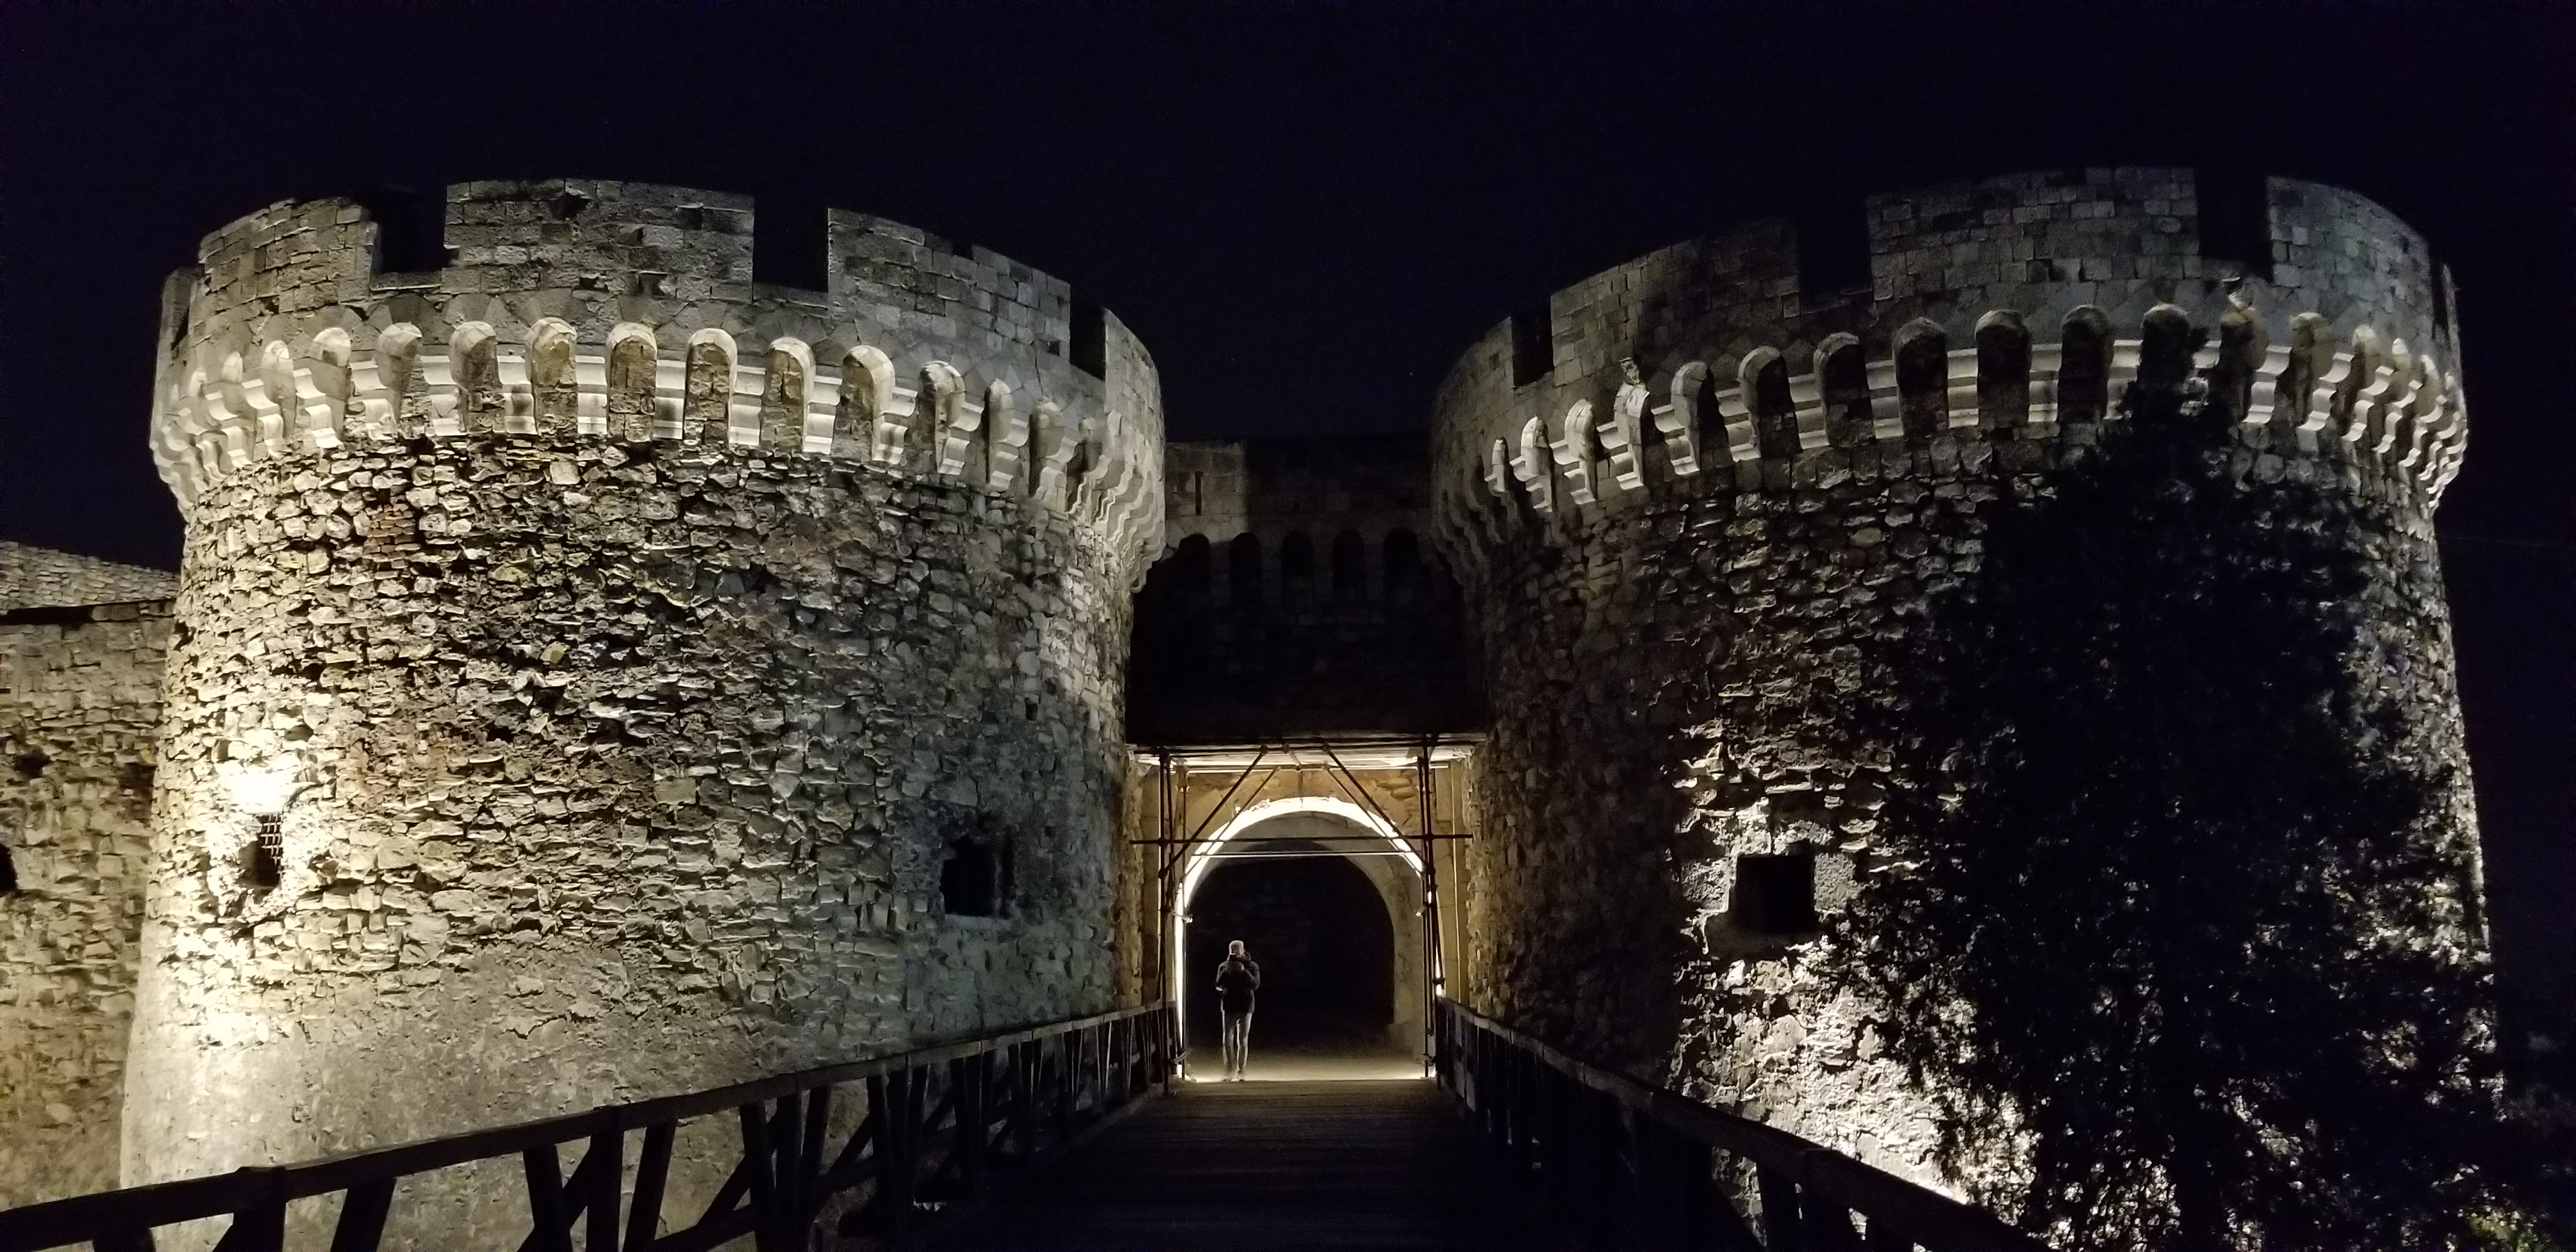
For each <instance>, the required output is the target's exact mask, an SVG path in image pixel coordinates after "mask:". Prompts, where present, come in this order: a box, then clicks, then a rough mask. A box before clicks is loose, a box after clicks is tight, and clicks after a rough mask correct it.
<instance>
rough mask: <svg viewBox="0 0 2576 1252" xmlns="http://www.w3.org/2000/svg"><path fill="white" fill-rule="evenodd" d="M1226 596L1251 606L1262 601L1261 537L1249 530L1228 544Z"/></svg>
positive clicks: (1243, 604) (1247, 606) (1239, 603)
mask: <svg viewBox="0 0 2576 1252" xmlns="http://www.w3.org/2000/svg"><path fill="white" fill-rule="evenodd" d="M1225 558H1226V570H1225V577H1226V588H1225V590H1226V598H1227V599H1228V600H1230V601H1232V602H1233V603H1234V604H1236V605H1239V606H1242V607H1246V608H1249V607H1251V606H1253V605H1257V604H1259V603H1261V537H1260V536H1259V535H1255V534H1252V533H1251V532H1249V531H1247V532H1245V533H1243V534H1240V535H1236V536H1235V537H1234V542H1233V543H1231V544H1229V545H1227V546H1226V554H1225Z"/></svg>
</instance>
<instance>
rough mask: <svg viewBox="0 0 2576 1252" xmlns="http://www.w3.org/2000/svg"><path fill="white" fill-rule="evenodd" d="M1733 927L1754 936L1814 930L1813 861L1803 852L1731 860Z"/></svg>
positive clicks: (1731, 911)
mask: <svg viewBox="0 0 2576 1252" xmlns="http://www.w3.org/2000/svg"><path fill="white" fill-rule="evenodd" d="M1728 912H1729V914H1730V915H1732V916H1733V917H1734V919H1735V924H1736V925H1737V926H1739V927H1741V928H1742V929H1744V930H1745V931H1747V932H1749V933H1752V934H1757V935H1803V934H1807V933H1809V932H1811V931H1813V930H1815V929H1816V858H1815V857H1813V856H1811V855H1809V854H1807V853H1803V852H1792V853H1780V854H1772V855H1747V856H1739V857H1737V858H1735V899H1734V901H1733V903H1732V906H1731V907H1730V908H1729V909H1728Z"/></svg>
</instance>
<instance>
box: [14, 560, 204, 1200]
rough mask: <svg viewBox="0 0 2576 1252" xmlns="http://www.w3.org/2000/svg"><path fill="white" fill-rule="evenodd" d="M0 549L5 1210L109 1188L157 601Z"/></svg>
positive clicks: (156, 683)
mask: <svg viewBox="0 0 2576 1252" xmlns="http://www.w3.org/2000/svg"><path fill="white" fill-rule="evenodd" d="M0 560H5V562H6V564H5V566H0V596H5V597H6V598H5V599H0V603H6V604H7V605H9V607H8V608H7V609H0V1208H6V1207H10V1206H12V1205H18V1204H29V1203H34V1202H35V1201H38V1200H46V1199H52V1198H55V1197H58V1196H64V1195H72V1194H77V1193H80V1192H84V1191H95V1190H100V1189H103V1188H107V1187H112V1186H115V1185H116V1180H117V1133H118V1119H119V1115H120V1112H121V1108H122V1103H123V1096H124V1065H125V1052H126V1034H127V1030H128V1027H129V1026H130V1025H131V1022H132V1019H133V1010H134V977H135V960H136V942H135V941H136V931H137V929H138V927H139V926H140V925H141V923H142V917H143V878H144V873H145V868H146V866H147V865H148V863H149V855H148V854H149V840H150V830H149V826H148V824H147V819H148V816H149V808H150V804H151V796H152V779H153V767H154V764H155V762H156V761H157V760H158V754H157V752H156V750H155V745H154V740H155V737H156V733H157V731H158V729H159V722H160V717H161V685H160V684H161V669H162V661H163V655H164V653H165V651H166V650H167V648H168V647H169V643H170V609H169V605H168V604H167V603H166V602H164V601H161V600H154V599H146V600H144V601H143V602H141V603H130V602H129V603H117V602H106V603H102V602H99V599H98V598H100V597H104V598H106V599H108V600H111V601H112V600H113V599H114V598H115V597H118V596H122V595H128V594H132V593H134V592H136V591H142V592H145V593H147V594H148V593H150V592H152V591H155V590H161V591H163V594H165V595H166V594H167V593H166V590H165V589H164V588H163V587H162V584H167V583H168V582H169V581H171V580H170V577H169V575H167V574H163V573H161V572H160V571H157V570H145V569H137V568H134V567H131V566H116V565H111V564H109V563H107V562H94V561H91V560H89V559H88V558H85V557H75V556H72V555H70V554H68V553H58V552H46V551H43V550H40V549H31V548H25V547H20V546H18V545H8V546H7V548H6V549H5V551H0ZM31 571H33V573H34V578H33V581H34V583H35V585H33V586H30V585H28V584H27V583H26V582H21V581H19V580H20V579H21V578H22V577H25V576H27V575H28V574H29V573H30V572H31ZM93 575H97V576H93Z"/></svg>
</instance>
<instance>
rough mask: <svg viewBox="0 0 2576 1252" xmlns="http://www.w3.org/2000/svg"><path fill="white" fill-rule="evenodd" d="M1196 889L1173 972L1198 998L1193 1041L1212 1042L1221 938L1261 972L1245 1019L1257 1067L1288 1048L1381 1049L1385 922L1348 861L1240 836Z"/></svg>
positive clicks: (1386, 988) (1390, 989)
mask: <svg viewBox="0 0 2576 1252" xmlns="http://www.w3.org/2000/svg"><path fill="white" fill-rule="evenodd" d="M1221 856H1222V857H1223V858H1236V857H1239V858H1242V859H1239V860H1237V859H1220V860H1219V862H1218V864H1217V868H1215V869H1214V870H1212V871H1210V872H1209V873H1208V875H1207V876H1206V878H1205V879H1203V880H1202V881H1201V882H1200V883H1199V887H1198V891H1197V893H1196V895H1195V896H1194V897H1193V898H1192V901H1191V904H1190V928H1189V941H1188V950H1187V955H1186V958H1185V962H1184V966H1183V968H1184V969H1185V971H1186V976H1187V977H1188V979H1189V986H1190V987H1191V989H1193V990H1195V991H1200V992H1204V993H1208V994H1202V995H1201V996H1199V997H1198V999H1197V1004H1196V1007H1197V1010H1198V1011H1196V1012H1194V1013H1192V1014H1191V1020H1190V1023H1189V1028H1190V1035H1191V1046H1192V1047H1194V1048H1205V1049H1209V1050H1210V1051H1213V1050H1215V1049H1216V1047H1217V1045H1218V1040H1217V1026H1218V1017H1217V1009H1216V1000H1215V997H1214V995H1213V994H1212V992H1211V991H1210V989H1211V988H1213V986H1214V985H1215V982H1216V972H1217V966H1218V965H1219V964H1220V963H1221V962H1223V961H1224V960H1225V953H1226V945H1227V943H1229V942H1231V941H1233V940H1236V939H1240V940H1242V941H1243V943H1244V946H1245V948H1246V949H1247V950H1248V954H1249V955H1250V956H1251V957H1252V959H1253V960H1255V961H1257V962H1259V963H1260V965H1261V990H1260V991H1259V993H1258V999H1257V1005H1258V1007H1257V1008H1256V1009H1255V1011H1254V1013H1253V1030H1252V1038H1253V1055H1254V1057H1255V1058H1256V1064H1257V1063H1258V1061H1259V1058H1261V1057H1262V1056H1263V1055H1264V1050H1265V1049H1271V1050H1280V1051H1285V1052H1290V1053H1310V1052H1318V1051H1336V1052H1342V1051H1359V1050H1380V1049H1383V1048H1384V1047H1385V1046H1386V1037H1387V1029H1388V1027H1389V1026H1390V1025H1392V1024H1393V1023H1394V1020H1395V962H1394V959H1393V958H1394V946H1395V932H1394V926H1393V924H1392V923H1391V921H1390V920H1389V918H1388V916H1387V909H1386V903H1385V900H1384V899H1383V898H1382V897H1381V896H1380V895H1379V892H1378V889H1377V887H1376V886H1375V885H1374V884H1372V883H1371V882H1370V881H1369V879H1368V876H1367V875H1366V874H1364V873H1363V872H1362V871H1361V870H1360V869H1359V867H1358V866H1357V865H1356V864H1354V863H1353V862H1352V861H1351V860H1350V859H1349V858H1347V857H1343V856H1337V855H1331V854H1329V853H1326V852H1325V851H1324V847H1323V845H1320V844H1317V843H1314V842H1311V841H1308V840H1302V839H1264V840H1258V841H1254V840H1238V841H1236V844H1235V845H1232V846H1229V847H1228V848H1227V850H1226V852H1225V853H1224V854H1221Z"/></svg>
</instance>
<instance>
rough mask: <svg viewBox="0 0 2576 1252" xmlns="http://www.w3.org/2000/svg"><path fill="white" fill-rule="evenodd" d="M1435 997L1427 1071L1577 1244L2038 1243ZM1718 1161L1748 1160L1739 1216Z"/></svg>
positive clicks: (1937, 1249)
mask: <svg viewBox="0 0 2576 1252" xmlns="http://www.w3.org/2000/svg"><path fill="white" fill-rule="evenodd" d="M1436 1012H1437V1013H1438V1015H1439V1023H1438V1029H1437V1038H1438V1048H1437V1050H1436V1052H1435V1054H1434V1069H1435V1072H1436V1073H1437V1074H1438V1076H1439V1079H1440V1083H1441V1085H1442V1086H1444V1087H1446V1088H1448V1089H1449V1091H1450V1092H1451V1093H1452V1094H1454V1095H1456V1096H1457V1097H1458V1098H1459V1100H1460V1101H1461V1102H1463V1103H1464V1104H1465V1106H1466V1108H1467V1111H1468V1115H1469V1116H1470V1118H1471V1119H1472V1120H1473V1121H1474V1122H1475V1124H1476V1125H1477V1127H1478V1128H1479V1129H1480V1130H1482V1131H1483V1132H1484V1133H1485V1135H1486V1136H1488V1137H1489V1138H1490V1139H1491V1140H1492V1141H1493V1142H1494V1143H1495V1144H1497V1145H1499V1146H1500V1147H1501V1148H1502V1149H1503V1151H1504V1152H1505V1154H1506V1155H1507V1156H1509V1157H1510V1158H1511V1159H1512V1160H1513V1161H1515V1162H1516V1163H1518V1164H1521V1165H1524V1166H1527V1167H1528V1168H1529V1169H1530V1170H1531V1172H1532V1174H1533V1175H1534V1176H1535V1178H1536V1181H1537V1182H1538V1184H1539V1186H1540V1187H1542V1188H1543V1189H1544V1191H1545V1194H1546V1198H1547V1201H1548V1207H1549V1209H1550V1210H1551V1212H1552V1213H1553V1215H1554V1216H1555V1217H1556V1218H1557V1219H1558V1220H1559V1221H1560V1222H1562V1223H1563V1224H1564V1225H1565V1226H1566V1227H1567V1228H1568V1229H1569V1230H1570V1231H1572V1232H1574V1233H1575V1234H1577V1235H1578V1237H1581V1238H1582V1239H1583V1240H1584V1242H1585V1243H1586V1244H1587V1245H1588V1246H1594V1247H1607V1248H1640V1249H1644V1248H1655V1249H1664V1248H1674V1249H1683V1248H1688V1249H1700V1248H1706V1249H1720V1250H1723V1252H1862V1250H1863V1249H1866V1252H1890V1250H1894V1252H1906V1250H1909V1249H1913V1248H1918V1247H1920V1248H1925V1249H1930V1252H2047V1248H2046V1245H2044V1244H2041V1243H2039V1242H2037V1241H2035V1240H2033V1239H2031V1238H2029V1237H2028V1236H2025V1235H2023V1234H2021V1233H2019V1232H2017V1231H2015V1230H2013V1229H2012V1228H2010V1227H2008V1226H2006V1225H2004V1224H2003V1223H2002V1222H2000V1221H1998V1220H1996V1219H1995V1217H1994V1216H1993V1215H1992V1214H1989V1213H1987V1212H1985V1211H1984V1210H1982V1209H1978V1208H1975V1207H1973V1206H1970V1205H1966V1204H1962V1203H1960V1202H1958V1201H1956V1200H1953V1199H1951V1198H1949V1197H1948V1196H1944V1195H1942V1194H1940V1193H1938V1192H1935V1191H1931V1190H1927V1189H1925V1188H1923V1187H1920V1186H1916V1185H1915V1184H1913V1183H1910V1182H1907V1181H1905V1180H1904V1179H1902V1178H1899V1177H1897V1176H1896V1175H1894V1174H1890V1173H1887V1172H1885V1171H1883V1170H1879V1169H1874V1168H1872V1167H1870V1166H1868V1165H1864V1164H1862V1163H1860V1162H1859V1161H1856V1160H1853V1159H1852V1158H1850V1157H1848V1156H1844V1155H1843V1154H1841V1153H1839V1152H1834V1151H1831V1150H1828V1149H1826V1148H1823V1147H1819V1146H1817V1145H1816V1144H1813V1143H1809V1142H1807V1141H1806V1140H1804V1139H1801V1138H1799V1137H1797V1136H1796V1135H1792V1134H1789V1133H1788V1132H1786V1131H1782V1130H1778V1129H1775V1128H1773V1127H1770V1126H1765V1125H1763V1124H1762V1123H1760V1122H1756V1121H1750V1120H1747V1119H1745V1118H1742V1117H1738V1116H1736V1115H1734V1114H1732V1113H1727V1112H1723V1111H1721V1110H1718V1109H1714V1108H1711V1107H1709V1106H1708V1105H1705V1104H1702V1103H1700V1102H1698V1101H1696V1100H1692V1099H1689V1098H1688V1097H1685V1096H1681V1095H1678V1094H1675V1093H1674V1092H1671V1091H1667V1090H1664V1089H1662V1088H1659V1087H1650V1086H1647V1085H1646V1084H1644V1083H1641V1082H1638V1081H1636V1080H1634V1079H1631V1078H1626V1077H1623V1076H1621V1075H1618V1074H1614V1073H1610V1072H1609V1071H1607V1070H1602V1069H1598V1068H1595V1067H1593V1066H1591V1065H1587V1064H1585V1063H1583V1062H1582V1061H1578V1060H1576V1059H1574V1058H1573V1057H1570V1056H1567V1055H1565V1054H1564V1053H1562V1052H1559V1051H1557V1050H1556V1049H1554V1048H1551V1047H1549V1046H1548V1045H1546V1044H1544V1043H1541V1042H1539V1041H1538V1040H1536V1039H1532V1038H1530V1037H1529V1036H1527V1035H1524V1034H1521V1033H1520V1032H1518V1031H1515V1030H1513V1029H1512V1028H1510V1027H1508V1026H1505V1025H1503V1024H1502V1023H1500V1022H1496V1021H1494V1020H1492V1019H1490V1018H1486V1017H1482V1016H1479V1015H1477V1014H1476V1013H1473V1012H1471V1011H1469V1010H1467V1009H1464V1008H1461V1007H1459V1006H1458V1005H1457V1004H1455V1003H1452V1002H1450V1001H1448V1000H1441V1001H1438V1002H1437V1009H1436ZM1721 1171H1725V1172H1724V1175H1723V1176H1724V1177H1727V1178H1737V1179H1741V1178H1744V1177H1745V1175H1746V1174H1747V1173H1749V1175H1750V1178H1749V1179H1748V1180H1747V1181H1749V1183H1750V1187H1749V1188H1744V1189H1747V1190H1750V1191H1751V1193H1752V1195H1753V1197H1754V1198H1755V1201H1756V1202H1755V1204H1753V1205H1751V1206H1748V1207H1752V1208H1754V1209H1755V1210H1756V1212H1755V1214H1754V1216H1753V1217H1752V1218H1750V1219H1749V1220H1748V1218H1747V1217H1746V1216H1745V1215H1744V1214H1741V1213H1739V1212H1737V1211H1736V1206H1735V1203H1734V1202H1733V1201H1732V1200H1730V1199H1729V1197H1728V1195H1727V1192H1728V1191H1730V1190H1737V1189H1738V1188H1736V1187H1729V1186H1726V1185H1722V1184H1721V1182H1720V1178H1721ZM1856 1218H1857V1219H1858V1220H1857V1221H1855V1219H1856ZM1757 1232H1758V1233H1757Z"/></svg>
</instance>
